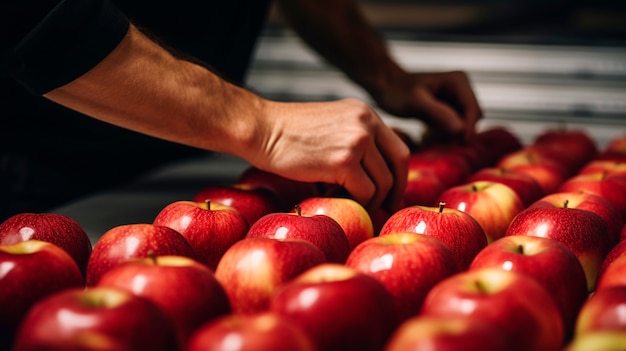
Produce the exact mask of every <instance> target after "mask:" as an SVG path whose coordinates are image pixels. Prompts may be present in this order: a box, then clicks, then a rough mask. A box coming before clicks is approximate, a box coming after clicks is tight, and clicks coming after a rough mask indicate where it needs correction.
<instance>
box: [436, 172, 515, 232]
mask: <svg viewBox="0 0 626 351" xmlns="http://www.w3.org/2000/svg"><path fill="white" fill-rule="evenodd" d="M439 199H440V201H442V202H445V203H446V206H447V207H449V208H455V209H457V210H459V211H463V212H465V213H467V214H469V215H470V216H472V217H474V219H476V221H478V223H480V225H481V227H483V230H484V231H485V235H486V236H487V243H491V242H493V241H494V240H497V239H499V238H501V237H503V236H504V233H505V232H506V228H507V227H508V226H509V223H510V222H511V220H513V217H515V216H516V215H517V214H518V213H520V212H521V211H522V210H523V209H524V208H525V206H524V204H523V203H522V200H521V199H520V198H519V196H518V195H517V193H515V191H513V189H511V188H509V187H508V186H507V185H504V184H502V183H497V182H490V181H483V180H480V181H476V182H471V183H465V184H462V185H457V186H453V187H451V188H448V189H447V190H446V191H444V192H443V193H442V194H441V195H439Z"/></svg>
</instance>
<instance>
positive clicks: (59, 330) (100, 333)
mask: <svg viewBox="0 0 626 351" xmlns="http://www.w3.org/2000/svg"><path fill="white" fill-rule="evenodd" d="M94 338H95V339H96V340H100V339H103V340H107V341H108V342H109V343H111V344H113V345H114V347H112V348H111V349H116V350H154V351H157V350H163V351H165V350H168V351H171V350H175V349H176V337H175V334H174V329H173V327H172V323H171V321H170V320H169V319H168V318H167V316H166V315H165V314H164V313H163V311H161V310H160V309H159V308H158V307H157V306H156V305H155V304H154V303H152V302H150V301H149V300H147V299H144V298H142V297H139V296H135V295H133V294H130V293H128V292H124V291H120V290H116V289H108V288H88V289H86V290H85V289H82V288H77V289H66V290H63V291H60V292H58V293H56V294H53V295H50V296H48V297H46V298H44V299H42V300H40V301H39V302H38V303H37V304H36V305H35V306H33V308H32V309H31V310H30V311H29V312H28V314H27V315H26V317H25V319H24V322H23V324H22V325H21V327H20V330H19V332H18V334H17V337H16V341H15V346H14V350H15V351H27V350H33V351H34V350H59V351H61V350H72V349H74V350H90V349H92V348H93V349H97V347H98V346H97V345H92V343H93V342H94V341H93V339H94Z"/></svg>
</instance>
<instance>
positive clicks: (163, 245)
mask: <svg viewBox="0 0 626 351" xmlns="http://www.w3.org/2000/svg"><path fill="white" fill-rule="evenodd" d="M151 255H157V256H165V255H180V256H185V257H189V258H192V259H196V253H195V252H194V250H193V248H192V247H191V245H190V244H189V242H188V241H187V239H185V237H183V236H182V235H181V234H180V233H178V232H177V231H175V230H174V229H172V228H168V227H165V226H160V225H153V224H147V223H140V224H125V225H120V226H117V227H113V228H111V229H109V230H108V231H107V232H105V233H104V234H103V235H102V236H101V237H100V239H98V241H97V242H96V244H95V245H94V246H93V251H92V253H91V256H90V257H89V261H88V264H87V286H93V285H96V284H97V283H98V281H99V280H100V277H101V276H102V274H104V272H106V271H107V270H109V269H111V268H112V267H114V266H116V265H118V264H120V263H122V262H124V261H128V260H131V259H136V258H147V257H150V256H151Z"/></svg>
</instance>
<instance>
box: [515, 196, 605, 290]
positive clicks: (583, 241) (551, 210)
mask: <svg viewBox="0 0 626 351" xmlns="http://www.w3.org/2000/svg"><path fill="white" fill-rule="evenodd" d="M572 228H577V229H576V230H572ZM608 231H609V230H608V226H607V224H606V223H605V222H604V220H603V219H602V218H601V217H600V216H598V215H597V214H595V213H593V212H591V211H587V210H581V209H577V208H569V207H559V206H557V205H553V207H549V206H545V207H544V206H542V207H536V208H527V209H525V210H524V211H522V212H520V213H519V214H518V215H517V216H516V217H515V218H514V219H513V221H511V224H510V225H509V228H508V229H507V232H506V236H511V235H530V236H538V237H543V238H548V239H553V240H556V241H558V242H560V243H561V244H563V245H565V246H566V247H567V248H569V249H570V250H571V251H572V252H573V253H574V255H576V257H577V258H578V260H579V262H580V263H581V265H582V267H583V269H584V271H585V276H586V277H587V288H588V291H589V292H591V291H593V289H594V288H595V285H596V281H597V276H598V271H599V269H600V266H601V264H602V261H603V260H604V257H605V256H606V254H607V253H608V251H609V249H610V247H611V246H610V242H611V239H610V236H609V232H608Z"/></svg>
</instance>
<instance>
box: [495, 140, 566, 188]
mask: <svg viewBox="0 0 626 351" xmlns="http://www.w3.org/2000/svg"><path fill="white" fill-rule="evenodd" d="M496 166H497V167H500V168H505V169H508V170H510V171H516V172H519V173H524V174H527V175H529V176H531V177H532V178H533V179H534V180H535V181H536V182H537V183H538V184H539V186H540V187H541V190H542V192H543V194H551V193H553V192H555V191H556V190H557V189H558V187H559V186H560V185H561V184H562V183H563V182H564V181H565V180H566V179H567V178H568V177H569V176H570V171H569V170H568V169H566V168H565V167H564V166H563V165H562V164H560V163H559V162H557V161H555V160H554V159H553V158H550V157H547V156H546V155H544V154H543V153H541V152H540V151H539V150H537V148H532V147H531V146H526V147H524V148H523V149H520V150H518V151H515V152H512V153H509V154H506V155H504V156H503V157H502V158H501V159H500V161H498V163H497V164H496Z"/></svg>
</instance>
